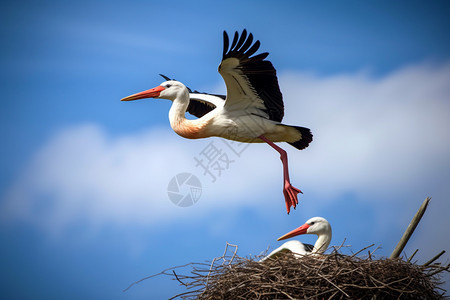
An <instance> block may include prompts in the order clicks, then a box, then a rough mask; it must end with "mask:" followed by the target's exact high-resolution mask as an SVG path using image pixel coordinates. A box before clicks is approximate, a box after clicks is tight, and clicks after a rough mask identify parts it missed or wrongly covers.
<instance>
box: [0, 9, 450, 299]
mask: <svg viewBox="0 0 450 300" xmlns="http://www.w3.org/2000/svg"><path fill="white" fill-rule="evenodd" d="M0 11H1V12H0V14H1V23H2V24H1V25H2V26H1V27H0V33H1V38H2V48H1V50H0V51H1V58H0V59H1V63H2V64H1V65H2V69H1V72H0V76H1V77H0V82H1V86H0V87H1V94H2V107H3V108H2V110H1V118H0V122H1V124H0V125H1V126H0V128H1V129H0V134H1V139H2V141H3V143H2V145H3V146H2V147H1V149H0V151H1V156H0V157H1V158H0V159H1V163H2V169H1V171H0V197H1V198H0V241H1V245H2V247H1V250H0V257H1V265H2V268H1V269H2V281H1V282H2V288H1V289H0V290H1V291H0V293H1V295H2V296H7V298H8V299H14V298H15V299H36V298H44V299H60V298H65V299H80V298H95V299H144V298H145V299H148V297H149V295H151V296H153V297H152V298H155V299H159V298H161V299H164V298H168V297H170V296H173V295H174V294H176V293H178V292H181V291H183V289H182V288H181V287H178V284H177V282H174V281H171V280H170V279H169V278H166V277H159V278H153V279H150V280H147V281H144V282H142V283H141V284H139V285H137V286H135V287H133V288H132V289H131V290H129V291H128V292H126V293H123V292H122V289H123V288H125V287H127V286H128V285H129V284H130V283H131V282H133V281H135V280H138V279H140V278H142V277H145V276H148V275H151V274H154V273H158V272H160V271H161V270H163V269H165V268H168V267H172V266H177V265H182V264H185V263H188V262H201V261H204V260H211V259H212V258H214V257H217V256H220V255H221V254H222V253H223V249H224V247H225V243H226V241H228V242H230V243H234V244H238V245H239V252H238V254H239V255H241V256H246V255H250V254H259V253H260V252H261V251H264V250H266V248H267V247H268V246H271V248H275V247H278V246H279V242H276V238H277V237H279V236H280V235H282V234H284V233H286V232H288V231H290V230H291V229H293V228H295V227H297V226H299V225H301V224H303V222H304V221H306V220H307V219H309V218H310V217H313V216H323V217H325V218H327V219H328V220H329V221H330V222H331V224H332V226H333V241H332V243H331V244H332V245H340V244H341V243H342V241H343V240H344V238H345V239H346V243H347V244H349V245H351V246H352V247H351V248H350V249H349V250H348V251H350V250H354V251H357V250H359V249H361V248H362V247H365V246H367V245H369V244H372V243H375V244H376V245H377V246H381V249H380V250H378V251H377V253H378V254H379V255H381V256H388V255H389V254H390V253H391V251H392V249H393V248H394V247H395V245H396V243H397V241H398V240H399V238H400V236H401V234H402V233H403V230H404V229H405V228H406V226H407V224H408V222H409V221H410V219H411V218H412V216H413V214H414V213H415V211H416V210H417V208H418V207H419V206H420V204H421V202H422V201H423V200H424V199H425V197H426V196H431V197H433V198H432V202H431V204H430V207H429V210H428V211H427V213H426V215H425V217H424V219H423V221H422V223H421V225H420V226H419V228H418V229H417V231H416V233H415V234H414V236H413V237H412V239H411V241H410V244H409V245H408V247H407V248H406V249H405V250H406V253H408V254H410V253H412V252H413V251H414V250H415V249H416V248H419V249H420V250H419V253H418V255H417V257H418V259H419V261H424V260H427V259H428V258H430V257H432V256H434V254H436V253H437V252H439V251H440V250H447V251H448V250H450V244H449V241H448V238H446V237H447V236H448V228H450V220H449V218H448V213H449V212H450V204H449V200H448V195H449V194H450V185H449V180H450V155H449V154H450V129H449V128H450V97H449V96H450V89H449V84H448V83H449V82H450V38H449V37H448V31H449V29H450V20H449V19H448V15H449V13H450V5H448V2H447V1H434V2H431V3H424V2H420V1H409V2H408V3H407V4H406V3H404V2H395V3H392V1H377V2H376V3H375V2H364V3H363V2H360V1H344V2H339V3H337V2H331V1H329V2H328V1H324V2H314V3H312V2H305V1H284V2H277V3H273V2H272V1H258V2H251V1H224V2H222V3H219V2H216V3H214V4H213V3H212V2H210V1H197V2H195V3H189V4H188V3H185V2H181V1H171V2H170V3H165V2H152V1H127V2H118V1H113V2H111V1H104V2H101V1H97V2H90V1H86V2H85V1H78V2H76V3H75V2H73V3H72V2H70V3H68V2H65V3H63V2H60V1H42V2H31V1H30V2H20V3H14V4H5V3H2V4H1V10H0ZM243 28H247V30H248V31H250V32H252V33H253V34H254V36H255V38H256V39H259V40H260V41H261V48H260V51H268V52H270V56H269V59H270V60H271V61H272V63H273V64H274V66H275V67H276V69H277V71H278V77H279V81H280V86H281V89H282V92H283V95H284V101H285V107H286V112H285V123H287V124H295V125H300V126H306V127H309V128H311V130H312V132H313V134H314V142H313V143H312V144H311V146H310V147H309V148H308V149H306V150H304V151H297V150H295V149H294V148H292V147H290V146H289V145H287V144H285V145H283V147H284V148H285V149H286V150H287V151H288V155H289V159H290V167H291V179H292V182H293V184H294V186H296V187H299V188H300V189H302V190H303V192H304V195H302V196H301V197H300V206H299V207H298V209H297V210H296V211H293V212H292V213H291V215H289V216H287V215H286V213H285V208H284V201H283V198H282V191H281V187H282V181H281V180H282V171H281V163H280V161H279V159H278V155H277V153H276V152H275V151H273V150H272V149H271V148H270V147H268V146H266V145H250V146H249V147H247V148H245V151H243V152H242V153H241V155H240V156H233V155H234V154H233V153H232V152H229V151H230V150H229V148H227V147H228V145H227V144H226V143H224V142H223V141H221V140H220V139H208V140H185V139H183V138H181V137H178V136H177V135H176V134H175V133H174V132H173V131H172V130H171V129H170V125H169V122H168V120H167V114H168V110H169V107H170V102H168V101H164V100H148V101H135V102H128V103H124V102H120V101H119V99H121V98H122V97H124V96H127V95H129V94H132V93H135V92H139V91H142V90H145V89H148V88H151V87H154V86H157V85H158V84H159V83H161V81H162V79H161V78H160V77H159V76H158V74H159V73H162V74H165V75H168V76H170V77H174V78H177V79H178V80H180V81H182V82H184V83H185V84H186V85H188V86H190V87H191V88H194V89H198V90H202V91H209V92H222V93H223V92H224V91H225V88H224V84H223V81H222V79H221V77H220V75H219V74H218V73H217V66H218V64H219V63H220V59H221V53H222V31H223V30H227V31H229V32H233V31H235V30H239V31H241V30H242V29H243ZM211 142H212V143H213V144H214V145H215V146H216V147H219V148H220V149H221V150H222V151H224V152H226V153H227V154H228V155H229V157H230V159H231V160H233V162H232V163H230V164H229V168H228V169H226V170H224V171H223V172H222V174H221V175H220V176H218V178H217V180H216V181H215V182H212V180H211V178H210V177H208V176H207V175H206V176H205V175H204V174H203V171H202V170H201V169H200V168H199V167H196V163H195V160H194V158H195V157H199V156H200V153H201V152H202V150H204V149H205V148H206V147H208V145H210V143H211ZM227 151H228V152H227ZM182 172H189V173H192V174H194V175H196V176H197V177H198V178H199V179H200V181H201V183H202V188H203V189H202V195H201V197H200V199H199V201H198V202H197V203H196V204H195V205H193V206H191V207H188V208H180V207H177V206H175V205H174V204H172V203H171V202H170V200H169V198H168V195H167V185H168V183H169V181H170V180H171V178H173V176H175V175H176V174H178V173H182ZM444 237H445V238H444ZM301 240H304V241H306V242H309V243H311V242H313V241H314V238H313V237H308V236H305V237H301ZM448 258H449V257H448V256H446V257H444V258H443V260H444V261H445V260H448ZM446 279H447V280H448V279H449V277H448V276H447V277H446ZM446 287H447V289H449V287H450V286H449V285H448V284H447V285H446Z"/></svg>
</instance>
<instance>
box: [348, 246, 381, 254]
mask: <svg viewBox="0 0 450 300" xmlns="http://www.w3.org/2000/svg"><path fill="white" fill-rule="evenodd" d="M374 245H375V244H372V245H369V246H367V247H365V248H363V249H361V250H359V251H358V252H356V253H353V255H352V256H350V257H354V256H356V255H357V254H358V253H361V252H363V251H364V250H366V249H368V248H370V247H373V246H374Z"/></svg>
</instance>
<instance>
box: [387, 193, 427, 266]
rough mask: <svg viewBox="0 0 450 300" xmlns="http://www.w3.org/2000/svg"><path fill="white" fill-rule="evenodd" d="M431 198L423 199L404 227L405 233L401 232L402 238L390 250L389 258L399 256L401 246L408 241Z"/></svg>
mask: <svg viewBox="0 0 450 300" xmlns="http://www.w3.org/2000/svg"><path fill="white" fill-rule="evenodd" d="M430 200H431V198H430V197H427V198H426V199H425V201H423V203H422V205H421V206H420V208H419V210H418V211H417V213H416V215H415V216H414V218H413V219H412V221H411V223H409V225H408V228H406V231H405V233H403V236H402V238H401V239H400V241H399V242H398V244H397V246H396V247H395V249H394V251H392V254H391V256H390V257H389V258H390V259H394V258H398V257H399V256H400V253H402V251H403V248H405V246H406V243H408V241H409V238H410V237H411V235H412V234H413V232H414V230H415V229H416V227H417V224H419V222H420V219H421V218H422V216H423V214H424V213H425V210H426V209H427V206H428V203H429V202H430Z"/></svg>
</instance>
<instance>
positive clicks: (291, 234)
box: [277, 224, 310, 241]
mask: <svg viewBox="0 0 450 300" xmlns="http://www.w3.org/2000/svg"><path fill="white" fill-rule="evenodd" d="M309 227H310V225H308V224H303V225H302V226H300V227H299V228H297V229H294V230H292V231H291V232H288V233H286V234H285V235H283V236H282V237H279V238H278V239H277V241H281V240H285V239H289V238H291V237H294V236H297V235H300V234H305V233H306V231H307V230H308V228H309Z"/></svg>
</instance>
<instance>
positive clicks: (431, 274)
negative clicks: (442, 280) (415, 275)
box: [427, 264, 450, 276]
mask: <svg viewBox="0 0 450 300" xmlns="http://www.w3.org/2000/svg"><path fill="white" fill-rule="evenodd" d="M449 268H450V264H449V265H447V266H446V267H442V268H439V269H437V270H436V271H434V272H431V273H430V274H428V275H427V276H433V275H436V274H437V273H441V272H442V271H447V270H448V269H449Z"/></svg>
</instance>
